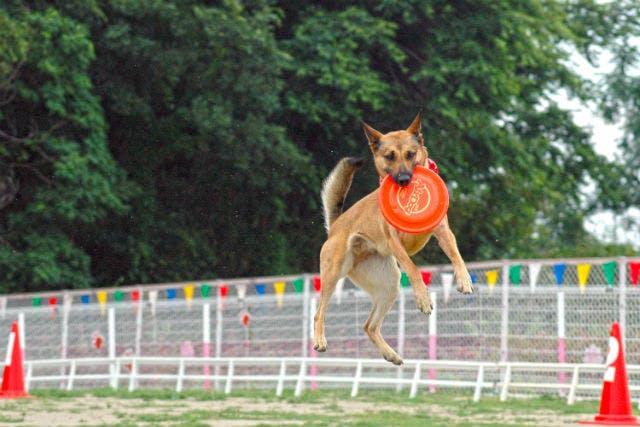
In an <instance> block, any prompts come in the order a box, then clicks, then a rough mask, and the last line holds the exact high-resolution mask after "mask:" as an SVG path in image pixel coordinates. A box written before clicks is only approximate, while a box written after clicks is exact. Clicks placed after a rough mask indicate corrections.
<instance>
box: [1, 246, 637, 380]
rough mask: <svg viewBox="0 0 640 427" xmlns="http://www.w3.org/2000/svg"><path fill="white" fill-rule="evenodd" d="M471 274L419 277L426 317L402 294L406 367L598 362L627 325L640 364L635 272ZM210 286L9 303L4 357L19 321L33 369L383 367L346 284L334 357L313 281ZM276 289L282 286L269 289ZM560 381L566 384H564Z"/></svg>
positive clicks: (336, 301)
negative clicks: (101, 360) (426, 297)
mask: <svg viewBox="0 0 640 427" xmlns="http://www.w3.org/2000/svg"><path fill="white" fill-rule="evenodd" d="M587 265H588V266H589V267H585V266H587ZM468 268H469V271H470V273H471V274H472V278H473V280H474V283H475V292H474V294H472V295H462V294H459V293H457V292H456V291H455V283H454V280H453V277H452V269H451V267H450V266H449V265H436V266H426V267H424V268H423V271H428V272H429V273H431V274H430V277H429V279H428V280H429V281H430V283H429V287H430V290H431V293H432V297H433V298H434V299H435V301H436V308H435V310H434V312H433V314H432V315H431V317H430V318H429V317H427V316H424V315H423V314H422V313H420V312H419V311H418V309H417V308H416V306H415V302H414V299H413V294H412V290H411V288H410V287H405V286H402V287H401V291H402V292H401V293H400V296H399V298H398V300H397V301H396V303H395V304H394V306H393V307H392V309H391V310H390V311H389V313H388V315H387V317H386V319H385V322H384V324H383V329H382V334H383V335H384V337H385V339H387V341H388V342H389V344H390V345H391V346H392V347H393V348H395V349H396V350H397V351H398V353H399V354H400V355H401V356H402V357H403V358H406V359H439V360H474V361H524V362H547V363H549V362H551V363H553V362H569V363H581V362H588V363H602V362H603V361H604V358H605V357H606V352H607V342H608V336H609V328H610V325H611V322H613V321H619V322H620V323H621V324H622V327H623V331H624V333H625V336H626V341H625V346H626V348H625V351H626V358H627V362H628V363H639V362H640V290H639V289H637V288H636V286H635V285H634V284H633V283H634V282H635V283H636V284H637V279H638V275H637V271H635V269H636V268H638V267H636V264H635V263H634V262H630V261H629V260H627V259H624V258H615V259H613V258H611V259H600V258H598V259H566V260H545V261H538V260H536V261H495V262H483V263H469V264H468ZM585 271H586V275H585ZM294 282H295V283H294ZM208 283H210V284H209V285H206V286H209V287H210V289H213V290H214V292H211V294H209V291H208V290H207V291H206V292H204V291H203V290H202V289H203V288H202V284H201V286H200V287H198V286H197V284H196V286H194V285H193V284H191V285H189V284H170V285H149V286H136V287H131V288H118V289H111V290H106V292H107V294H108V295H109V296H111V295H115V293H116V292H120V294H119V297H118V298H117V300H114V299H113V298H111V299H109V298H106V299H105V298H104V297H103V298H101V301H100V302H96V301H95V298H94V296H95V292H97V291H98V290H96V291H91V293H90V294H91V295H92V298H89V299H87V297H86V294H87V293H88V292H87V291H73V292H71V291H69V292H63V293H60V294H59V295H57V296H55V297H52V296H51V295H50V294H42V295H39V296H34V295H35V294H34V295H19V296H6V297H4V298H6V302H4V303H2V306H3V308H2V311H1V314H2V316H1V319H0V327H1V328H2V329H0V330H4V331H6V333H5V334H0V346H6V345H7V339H8V335H9V330H10V324H11V322H12V321H15V320H20V323H21V325H22V327H23V328H22V334H23V336H24V337H23V338H24V340H23V341H22V342H23V347H24V351H25V358H26V359H27V360H34V359H58V358H81V357H115V356H121V355H137V356H196V357H197V356H222V357H225V356H229V357H230V356H234V357H237V356H247V357H248V356H252V357H259V356H276V357H278V356H280V357H283V356H292V357H296V356H311V357H352V358H375V357H380V355H379V354H378V352H377V350H376V348H375V347H374V346H373V344H372V343H371V342H370V341H369V339H368V337H367V336H366V334H365V333H364V331H363V330H362V325H363V324H364V322H365V320H366V318H367V316H368V314H369V310H370V300H369V298H368V296H367V295H366V294H365V293H364V292H363V291H362V290H360V289H359V288H357V287H355V286H354V285H353V284H352V283H350V282H349V281H348V280H347V281H345V284H344V287H343V289H342V290H341V291H338V292H336V294H334V296H333V298H332V300H331V303H330V305H329V310H328V313H327V323H326V336H327V340H328V351H327V353H323V354H316V353H315V352H314V351H313V349H312V339H311V331H312V320H313V312H314V310H315V302H316V298H317V295H316V291H315V289H314V288H315V286H314V284H315V285H317V279H316V278H315V276H314V275H304V276H302V277H300V276H287V277H278V278H250V279H234V280H228V281H211V282H208ZM275 283H284V285H280V286H279V287H274V286H272V285H273V284H275ZM184 286H192V290H193V289H195V291H190V292H189V293H188V294H189V297H188V298H183V297H182V294H181V292H182V291H181V288H182V287H184ZM176 290H177V291H176ZM254 290H255V292H254ZM99 291H100V292H105V291H104V290H99ZM134 292H137V295H134ZM176 292H177V293H176ZM103 295H104V294H103ZM123 295H124V296H123ZM150 295H153V297H152V298H150ZM185 295H187V294H186V293H185ZM34 298H45V299H46V298H49V302H50V304H49V305H48V306H42V305H40V306H38V307H29V306H28V303H29V301H34V300H35V299H34ZM52 298H53V299H52ZM92 299H93V300H94V301H92ZM99 299H100V298H99ZM80 300H81V301H82V303H79V301H80ZM58 301H64V302H63V303H62V304H58V303H57V302H58ZM52 302H54V303H52ZM0 348H2V347H0ZM558 381H560V382H563V381H565V378H564V376H563V375H560V377H559V378H558Z"/></svg>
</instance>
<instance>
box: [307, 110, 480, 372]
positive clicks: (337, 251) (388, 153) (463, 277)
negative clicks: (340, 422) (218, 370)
mask: <svg viewBox="0 0 640 427" xmlns="http://www.w3.org/2000/svg"><path fill="white" fill-rule="evenodd" d="M421 121H422V113H421V112H420V113H418V115H417V116H416V118H415V119H414V120H413V122H412V123H411V125H409V127H408V128H407V129H406V130H398V131H394V132H389V133H386V134H382V133H381V132H379V131H377V130H375V129H374V128H372V127H371V126H369V125H368V124H366V123H364V122H363V127H364V133H365V135H366V137H367V140H368V143H369V147H370V149H371V153H372V154H373V160H374V163H375V168H376V170H377V172H378V174H379V175H380V178H381V179H382V178H384V177H385V176H386V175H391V177H392V178H393V180H394V181H395V182H396V183H397V184H398V185H399V186H401V187H404V186H406V185H408V184H409V183H410V182H411V178H412V176H413V175H412V174H413V168H414V167H415V166H416V165H423V166H425V165H426V164H427V161H428V160H427V159H428V158H429V153H428V151H427V148H426V147H425V145H424V139H423V136H422V128H421ZM363 162H364V160H363V159H358V158H353V157H347V158H344V159H342V160H340V161H339V162H338V164H337V165H336V167H335V168H334V169H333V171H332V172H331V173H330V174H329V176H328V177H327V178H326V179H325V181H324V183H323V187H322V193H321V197H322V205H323V209H324V218H325V226H326V228H327V232H328V238H327V240H326V242H325V243H324V244H323V245H322V249H321V251H320V280H321V283H322V287H321V291H320V298H319V301H318V308H317V311H316V314H315V317H314V336H313V348H314V349H315V350H316V351H318V352H324V351H326V350H327V339H326V337H325V317H326V312H327V306H328V304H329V300H330V299H331V295H332V294H333V291H334V289H335V287H336V283H337V282H338V280H339V279H340V278H342V277H345V276H347V277H349V278H350V279H351V281H352V282H354V283H355V284H356V285H358V286H359V287H360V288H362V289H364V290H365V291H366V292H367V293H368V294H369V296H370V297H371V302H372V307H371V312H370V313H369V317H368V318H367V321H366V322H365V323H364V331H365V332H366V334H367V335H368V336H369V338H370V339H371V341H372V342H373V344H374V345H375V346H376V347H377V348H378V350H380V352H381V353H382V357H384V358H385V359H386V360H387V361H389V362H391V363H393V364H395V365H401V364H402V358H401V357H400V356H399V355H398V354H397V353H396V352H395V351H394V350H393V348H391V346H389V344H388V343H387V342H386V341H385V340H384V338H383V337H382V334H381V333H380V330H381V327H382V321H383V320H384V317H385V315H386V314H387V312H388V311H389V309H390V308H391V306H393V303H394V302H395V300H396V297H397V295H398V292H399V288H400V274H401V273H400V268H399V267H398V264H399V265H400V267H401V268H402V269H403V270H404V271H405V272H406V274H407V276H408V277H409V282H410V283H411V287H412V289H413V295H414V297H415V300H416V304H417V306H418V309H419V310H420V311H421V312H423V313H425V314H427V315H428V314H430V313H431V310H432V309H433V306H432V304H431V299H430V297H429V290H428V288H427V287H426V286H425V284H424V282H423V281H422V275H421V274H420V270H419V269H418V267H416V265H415V264H414V263H413V261H411V258H410V257H411V256H412V255H414V254H416V253H417V252H418V251H420V250H421V249H422V248H423V247H424V246H425V245H426V244H427V242H428V241H429V239H430V238H431V236H432V235H435V236H436V238H437V239H438V243H439V245H440V247H441V248H442V250H443V251H444V253H445V254H446V255H447V257H448V258H449V259H450V260H451V263H452V265H453V269H454V274H455V277H456V289H457V290H458V291H459V292H462V293H464V294H469V293H471V292H473V286H472V283H471V277H470V276H469V272H468V271H467V267H466V265H465V263H464V261H463V259H462V256H461V255H460V252H459V250H458V246H457V243H456V238H455V236H454V234H453V232H452V231H451V229H450V228H449V222H448V218H447V216H445V217H444V219H443V220H442V222H441V223H440V224H439V225H438V226H437V227H436V228H435V229H434V230H433V231H430V232H426V233H421V234H409V233H404V232H401V231H399V230H397V229H395V228H394V227H393V226H391V225H390V224H388V223H387V222H386V220H385V219H384V217H383V216H382V214H381V212H380V210H379V208H378V190H377V189H376V190H375V191H373V192H371V193H370V194H368V195H367V196H365V197H363V198H362V199H360V200H359V201H358V202H356V203H355V204H354V205H353V206H352V207H351V208H349V209H348V210H347V211H346V212H344V213H343V212H342V210H343V205H344V200H345V197H346V195H347V193H348V192H349V188H350V187H351V183H352V181H353V175H354V173H355V172H356V170H357V169H358V168H360V167H361V166H362V164H363Z"/></svg>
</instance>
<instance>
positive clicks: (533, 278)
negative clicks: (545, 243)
mask: <svg viewBox="0 0 640 427" xmlns="http://www.w3.org/2000/svg"><path fill="white" fill-rule="evenodd" d="M541 269H542V264H541V263H539V262H532V263H531V264H529V287H530V288H531V292H533V291H535V290H536V282H537V281H538V275H539V274H540V270H541Z"/></svg>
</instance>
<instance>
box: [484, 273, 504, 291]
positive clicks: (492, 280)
mask: <svg viewBox="0 0 640 427" xmlns="http://www.w3.org/2000/svg"><path fill="white" fill-rule="evenodd" d="M499 274H500V270H489V271H487V272H486V273H485V276H487V283H488V284H489V292H491V293H493V287H494V286H495V285H496V283H497V282H498V275H499Z"/></svg>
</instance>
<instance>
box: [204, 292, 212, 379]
mask: <svg viewBox="0 0 640 427" xmlns="http://www.w3.org/2000/svg"><path fill="white" fill-rule="evenodd" d="M202 357H211V305H210V304H209V303H205V304H202ZM202 373H203V374H204V375H209V374H210V373H211V367H210V366H209V364H205V365H204V366H203V367H202ZM210 387H211V381H209V380H208V379H207V380H204V389H205V390H209V388H210Z"/></svg>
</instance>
